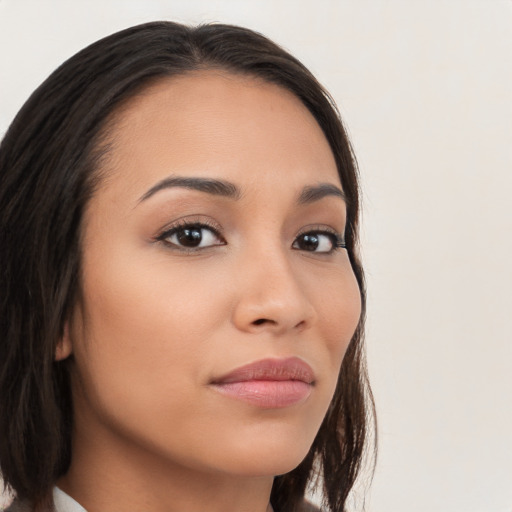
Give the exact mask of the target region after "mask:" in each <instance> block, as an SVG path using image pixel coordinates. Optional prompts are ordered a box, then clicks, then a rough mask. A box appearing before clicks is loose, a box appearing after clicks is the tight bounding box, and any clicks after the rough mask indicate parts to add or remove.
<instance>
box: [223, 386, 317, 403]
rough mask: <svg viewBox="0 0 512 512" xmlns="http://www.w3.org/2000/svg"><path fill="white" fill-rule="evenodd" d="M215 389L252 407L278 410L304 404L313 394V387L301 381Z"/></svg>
mask: <svg viewBox="0 0 512 512" xmlns="http://www.w3.org/2000/svg"><path fill="white" fill-rule="evenodd" d="M214 388H215V389H216V390H217V391H219V392H221V393H222V394H224V395H227V396H229V397H231V398H235V399H238V400H242V401H244V402H248V403H250V404H251V405H255V406H257V407H262V408H265V409H277V408H280V407H289V406H291V405H296V404H299V403H301V402H304V401H305V400H306V399H307V398H308V397H309V395H310V394H311V388H312V386H311V384H307V383H306V382H303V381H300V380H247V381H241V382H229V383H226V384H215V385H214Z"/></svg>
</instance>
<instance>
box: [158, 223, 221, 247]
mask: <svg viewBox="0 0 512 512" xmlns="http://www.w3.org/2000/svg"><path fill="white" fill-rule="evenodd" d="M159 240H161V241H163V242H164V243H166V244H168V245H171V246H175V247H176V248H177V249H203V248H205V247H212V246H215V245H224V244H225V242H224V240H223V239H222V237H221V236H220V235H219V234H218V233H217V232H216V231H215V230H214V229H212V228H210V227H208V226H204V225H202V224H189V225H186V226H178V227H175V228H172V229H170V230H168V231H166V232H165V233H163V234H162V235H161V236H160V237H159Z"/></svg>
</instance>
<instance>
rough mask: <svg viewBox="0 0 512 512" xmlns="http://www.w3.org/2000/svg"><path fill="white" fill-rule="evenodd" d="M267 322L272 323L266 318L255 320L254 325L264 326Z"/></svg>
mask: <svg viewBox="0 0 512 512" xmlns="http://www.w3.org/2000/svg"><path fill="white" fill-rule="evenodd" d="M265 322H271V320H267V319H266V318H258V320H254V322H253V325H262V324H264V323H265Z"/></svg>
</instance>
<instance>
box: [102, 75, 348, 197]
mask: <svg viewBox="0 0 512 512" xmlns="http://www.w3.org/2000/svg"><path fill="white" fill-rule="evenodd" d="M113 121H114V122H113V129H112V131H111V133H110V137H111V139H112V151H111V154H110V157H111V167H112V168H113V169H112V170H113V171H114V174H116V173H117V172H120V173H121V174H122V176H123V181H124V183H125V185H126V186H129V184H130V183H133V184H136V186H137V187H143V186H151V184H153V183H154V182H155V181H157V180H159V179H162V178H164V177H165V176H168V175H172V174H183V173H184V174H187V173H190V172H193V173H195V175H199V176H201V175H207V176H212V175H215V176H219V175H221V177H223V178H226V179H231V180H233V181H240V180H241V181H242V182H244V181H245V182H247V181H251V179H252V180H258V179H260V178H262V177H263V176H265V175H267V174H268V173H271V174H272V175H274V176H276V175H278V176H281V178H282V181H284V182H286V183H287V184H288V185H293V182H294V181H298V182H300V184H302V183H303V182H304V181H309V182H321V181H324V182H325V181H331V182H334V183H339V178H338V175H337V170H336V165H335V162H334V158H333V155H332V152H331V149H330V146H329V144H328V142H327V140H326V138H325V136H324V134H323V132H322V130H321V128H320V126H319V125H318V123H317V122H316V120H315V119H314V117H313V116H312V114H311V113H310V112H309V111H308V109H307V108H306V107H305V106H304V104H303V103H302V102H301V101H300V100H299V99H298V98H297V97H296V96H295V95H294V94H292V93H291V92H290V91H288V90H286V89H284V88H282V87H279V86H278V85H275V84H271V83H268V82H265V81H263V80H261V79H258V78H254V77H250V76H243V75H235V74H231V73H228V72H225V71H217V70H209V71H194V72H190V73H188V74H185V75H180V76H177V77H170V78H165V79H162V80H160V81H158V82H157V83H155V84H153V85H151V86H149V87H147V88H146V89H144V90H143V91H142V92H141V93H140V94H139V95H137V96H136V97H135V98H133V99H132V100H130V101H129V102H128V103H127V104H126V105H125V106H124V107H123V108H122V109H121V110H120V111H118V112H117V113H116V115H115V117H114V120H113ZM297 186H299V183H297Z"/></svg>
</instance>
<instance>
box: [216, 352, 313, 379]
mask: <svg viewBox="0 0 512 512" xmlns="http://www.w3.org/2000/svg"><path fill="white" fill-rule="evenodd" d="M249 380H275V381H283V380H300V381H302V382H306V383H307V384H312V383H314V381H315V374H314V372H313V369H312V368H311V366H309V364H307V363H306V362H304V361H303V360H302V359H299V358H298V357H289V358H286V359H262V360H260V361H256V362H254V363H249V364H246V365H244V366H240V367H239V368H236V369H235V370H233V371H231V372H229V373H227V374H225V375H223V376H221V377H219V378H216V379H214V381H213V384H229V383H232V382H244V381H249Z"/></svg>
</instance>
